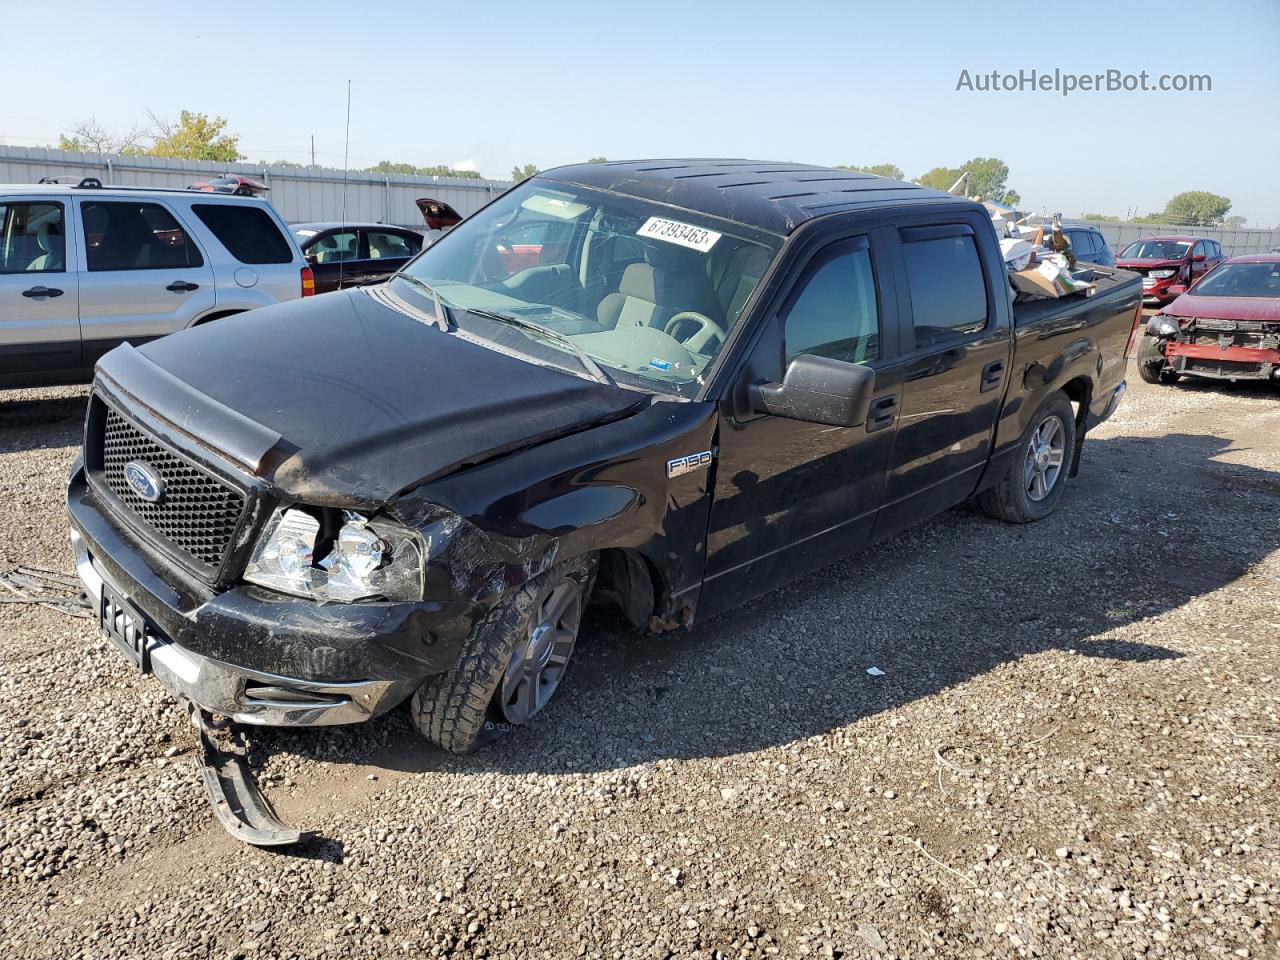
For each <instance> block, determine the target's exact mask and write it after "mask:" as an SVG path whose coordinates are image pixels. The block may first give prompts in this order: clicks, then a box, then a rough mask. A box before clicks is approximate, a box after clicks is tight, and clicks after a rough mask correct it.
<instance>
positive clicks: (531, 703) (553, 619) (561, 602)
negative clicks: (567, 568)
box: [502, 577, 582, 723]
mask: <svg viewBox="0 0 1280 960" xmlns="http://www.w3.org/2000/svg"><path fill="white" fill-rule="evenodd" d="M581 619H582V587H581V586H580V585H579V584H578V582H577V581H576V580H574V579H573V578H572V577H565V578H564V579H563V580H561V581H559V582H558V583H556V584H555V585H554V586H553V587H552V588H551V589H550V590H548V591H547V592H546V593H544V594H543V595H542V597H541V601H540V602H539V604H538V608H537V611H536V613H535V615H534V616H533V617H532V618H530V621H529V630H528V632H527V633H525V634H524V635H523V636H522V637H521V638H520V639H519V641H517V643H516V645H515V649H513V650H512V651H511V659H510V660H509V661H508V662H507V669H506V671H505V672H504V673H503V677H502V715H503V717H504V718H505V719H506V720H507V722H508V723H528V722H529V721H530V720H531V719H532V718H533V717H534V716H535V715H536V714H537V713H538V711H540V710H541V709H542V708H543V707H545V706H546V705H547V701H549V700H550V699H551V696H552V694H554V693H555V692H556V688H557V687H559V686H560V681H561V680H563V679H564V674H565V671H566V670H567V669H568V667H569V660H570V658H571V657H572V656H573V647H574V644H575V643H577V640H578V624H579V621H580V620H581Z"/></svg>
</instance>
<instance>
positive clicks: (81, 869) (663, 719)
mask: <svg viewBox="0 0 1280 960" xmlns="http://www.w3.org/2000/svg"><path fill="white" fill-rule="evenodd" d="M1130 384H1131V391H1130V394H1129V396H1128V398H1127V399H1126V401H1125V404H1124V406H1123V407H1122V409H1121V411H1120V413H1119V414H1118V415H1117V417H1116V418H1115V419H1114V420H1113V421H1112V422H1111V423H1109V424H1107V425H1105V426H1104V427H1103V428H1101V429H1100V430H1098V431H1097V433H1096V434H1095V435H1094V437H1093V438H1092V439H1091V440H1090V442H1089V443H1088V445H1087V446H1086V460H1085V464H1084V470H1083V473H1082V475H1081V476H1080V478H1079V479H1078V480H1077V481H1076V482H1074V483H1073V485H1072V486H1071V488H1070V489H1069V490H1068V494H1067V496H1066V498H1065V499H1064V500H1063V502H1062V505H1061V507H1060V509H1059V511H1058V512H1057V514H1055V515H1054V516H1053V517H1051V518H1050V519H1049V520H1047V521H1045V522H1042V523H1040V524H1037V525H1034V526H1030V527H1022V528H1018V527H1011V526H1006V525H1003V524H1000V523H998V522H995V521H991V520H988V519H986V518H984V517H982V516H980V515H978V514H976V513H973V512H969V511H966V510H957V511H953V512H951V513H949V514H947V515H946V516H944V517H941V518H939V519H937V520H934V521H932V522H930V523H928V524H926V525H924V526H922V527H919V528H917V529H915V530H912V531H910V532H908V533H907V534H905V535H903V536H901V537H899V538H898V539H897V540H895V541H893V542H891V543H888V544H885V545H883V546H880V547H878V548H876V549H874V550H872V551H870V552H869V553H867V554H865V555H863V556H862V557H860V558H857V559H855V560H853V561H850V562H846V563H843V564H840V565H837V566H835V567H833V568H830V569H828V570H826V571H823V572H821V573H819V574H817V575H814V576H812V577H809V578H807V579H805V580H803V581H801V582H799V583H797V584H795V585H793V586H791V587H788V588H786V589H784V590H780V591H777V592H775V593H772V594H770V595H768V596H766V597H764V598H761V599H760V600H757V601H756V602H754V603H752V604H750V605H748V606H747V607H744V608H743V609H741V610H740V611H737V612H736V613H734V614H731V615H728V616H726V617H723V618H721V619H719V620H716V621H712V622H710V623H707V624H705V625H703V626H702V627H700V628H699V629H697V630H695V631H693V632H691V633H686V634H677V635H672V636H664V637H644V636H642V635H640V634H638V633H636V632H635V631H632V630H630V629H629V628H626V627H625V626H624V625H622V624H621V623H620V621H619V620H617V619H616V618H614V617H613V616H611V615H607V614H605V613H599V614H595V615H593V616H592V617H591V618H590V619H589V623H588V631H589V635H588V636H587V638H585V639H584V642H583V645H582V646H581V648H580V657H581V659H580V661H579V662H578V665H577V669H576V672H575V674H574V675H573V677H572V678H571V680H570V681H569V682H568V685H567V686H566V687H565V688H562V691H561V693H560V695H559V697H558V701H557V702H556V703H555V704H553V706H552V707H551V708H550V709H549V711H548V712H547V713H546V715H544V716H543V717H540V718H539V720H538V722H536V723H535V724H533V726H532V727H530V728H528V729H526V730H522V731H519V732H517V733H516V734H514V735H513V736H511V737H510V738H509V739H508V740H506V741H505V742H504V743H502V744H500V745H499V746H497V747H495V748H492V749H489V750H488V751H486V752H483V753H481V754H479V755H477V756H474V757H470V758H462V759H457V758H451V757H447V756H445V755H443V754H442V753H440V752H439V751H436V750H434V749H431V748H429V747H427V746H425V745H423V744H421V743H420V742H418V741H417V740H415V738H414V736H413V735H412V733H411V732H410V730H409V727H408V724H407V722H406V720H405V717H404V716H403V715H402V714H401V713H399V712H397V713H393V714H392V715H390V716H388V717H386V718H383V719H382V720H379V721H377V722H375V723H373V724H370V725H367V726H365V727H362V728H354V729H336V730H330V731H320V732H310V733H287V732H277V731H271V732H267V733H264V734H262V735H260V736H258V737H257V740H256V746H255V759H256V762H257V763H259V764H260V765H261V769H262V773H263V779H264V782H265V783H267V784H268V785H269V786H268V790H269V793H270V795H271V796H272V798H273V800H274V802H275V803H276V806H277V808H278V810H279V811H280V812H281V814H282V815H283V816H284V817H285V818H286V819H287V820H289V821H291V822H293V823H294V824H296V825H298V826H301V827H303V828H305V829H310V830H314V831H316V832H317V834H318V835H319V836H318V838H317V839H315V840H313V841H312V842H311V843H310V844H309V845H308V846H306V847H305V848H304V849H303V850H302V851H301V852H300V853H297V854H292V855H290V854H283V853H278V852H277V853H270V852H263V851H258V850H252V849H248V848H245V847H243V846H241V845H239V844H237V843H236V842H235V841H233V840H231V839H230V838H229V837H227V836H225V835H224V834H223V833H222V831H221V830H220V829H219V828H218V827H217V826H216V825H215V824H214V823H213V821H212V819H211V817H210V815H209V813H208V811H207V809H206V805H205V801H204V799H203V796H202V794H201V792H200V789H199V786H198V783H197V781H196V777H195V772H194V769H193V760H192V751H193V747H194V740H193V736H192V732H191V730H190V728H189V727H188V726H186V723H185V721H184V719H183V718H182V716H181V715H180V713H179V711H178V710H177V709H176V706H175V705H174V704H173V703H172V702H171V701H170V700H169V699H168V697H167V696H166V695H165V694H164V693H163V691H162V690H161V689H160V687H159V686H158V685H157V684H156V683H155V682H154V681H153V680H150V679H142V678H138V677H136V676H131V675H130V673H129V672H128V670H126V668H125V664H124V661H123V659H122V658H121V657H120V656H118V655H117V654H116V653H115V652H114V651H113V650H112V649H110V648H108V646H107V644H106V643H105V641H103V640H100V639H99V638H98V637H97V636H95V632H94V629H93V626H92V624H91V623H88V622H86V621H78V620H73V619H70V618H67V617H64V616H60V615H58V614H56V613H54V612H51V611H47V610H44V609H41V608H30V607H18V606H15V605H0V618H4V620H5V621H6V622H5V627H6V629H5V630H4V634H3V636H4V639H3V641H0V657H2V658H3V670H2V671H0V690H2V692H3V696H4V703H5V707H6V709H4V710H3V711H0V810H3V817H2V818H0V955H2V956H6V957H58V958H73V957H94V958H99V957H101V958H108V957H109V958H121V957H139V958H143V957H145V958H148V960H152V958H170V957H193V958H194V957H201V958H204V957H213V958H218V960H224V958H232V957H245V958H258V957H264V958H265V957H281V958H284V957H369V956H427V957H431V956H473V957H480V956H515V957H555V958H562V957H615V956H636V957H668V956H679V957H694V956H696V957H712V956H730V955H733V956H780V957H791V956H797V955H805V954H811V955H815V956H827V957H836V956H843V957H867V958H891V957H902V958H919V957H974V956H993V957H1077V958H1094V957H1105V958H1110V957H1126V958H1127V957H1137V956H1150V957H1187V958H1192V957H1194V958H1204V957H1266V956H1277V955H1278V954H1280V837H1278V835H1277V827H1278V822H1277V821H1278V819H1280V800H1278V799H1277V792H1276V786H1277V769H1278V762H1280V683H1278V682H1277V677H1280V654H1278V652H1277V647H1276V636H1277V629H1278V628H1280V542H1278V541H1280V523H1278V522H1277V520H1278V519H1280V509H1278V508H1280V393H1278V392H1277V391H1274V390H1268V389H1248V388H1244V387H1229V386H1221V387H1219V386H1213V385H1190V386H1182V385H1180V386H1178V387H1176V388H1172V389H1171V388H1157V387H1149V386H1146V385H1143V384H1141V383H1140V382H1138V380H1137V377H1136V375H1132V376H1130ZM84 395H85V391H84V390H83V389H63V390H46V391H26V392H21V393H10V394H6V395H4V396H2V397H0V511H3V514H2V516H3V521H2V523H0V530H3V535H2V536H0V566H3V567H4V568H8V567H9V566H12V565H14V564H17V563H19V562H23V563H29V564H34V565H38V566H44V567H51V568H55V569H60V570H69V569H70V566H71V563H70V556H69V551H68V549H67V547H66V543H65V536H66V535H65V529H66V524H65V521H64V519H63V511H62V503H61V499H62V480H63V477H64V475H65V473H66V470H67V468H68V466H69V464H70V462H71V460H72V458H73V456H74V445H75V443H76V442H77V439H78V435H79V431H80V417H81V416H82V413H83V404H84ZM872 666H875V667H878V668H879V669H880V670H883V671H884V675H883V676H878V677H873V676H869V675H868V674H867V672H866V671H867V668H868V667H872Z"/></svg>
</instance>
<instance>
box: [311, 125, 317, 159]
mask: <svg viewBox="0 0 1280 960" xmlns="http://www.w3.org/2000/svg"><path fill="white" fill-rule="evenodd" d="M311 165H312V166H313V167H314V166H315V165H316V135H315V134H314V133H313V134H312V135H311Z"/></svg>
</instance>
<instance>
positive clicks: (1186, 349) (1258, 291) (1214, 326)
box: [1138, 253, 1280, 383]
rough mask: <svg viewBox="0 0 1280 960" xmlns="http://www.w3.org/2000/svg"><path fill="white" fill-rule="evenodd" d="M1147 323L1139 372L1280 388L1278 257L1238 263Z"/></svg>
mask: <svg viewBox="0 0 1280 960" xmlns="http://www.w3.org/2000/svg"><path fill="white" fill-rule="evenodd" d="M1170 292H1171V293H1173V294H1176V295H1177V299H1176V300H1174V301H1173V302H1172V303H1171V304H1169V305H1168V306H1167V307H1165V308H1164V309H1162V310H1161V311H1160V312H1159V313H1157V314H1156V315H1155V316H1153V317H1152V318H1151V319H1150V320H1148V321H1147V328H1146V331H1145V333H1146V335H1145V336H1144V337H1143V338H1142V341H1143V342H1142V346H1141V348H1140V349H1139V352H1138V372H1139V374H1140V375H1141V376H1142V379H1143V380H1145V381H1147V382H1148V383H1171V382H1172V381H1174V380H1177V379H1178V377H1180V376H1182V375H1184V374H1186V375H1189V376H1195V377H1213V378H1216V379H1222V380H1270V381H1272V382H1280V254H1274V253H1259V254H1253V255H1251V256H1244V257H1232V258H1231V259H1230V260H1228V261H1226V262H1225V263H1223V264H1221V265H1220V266H1219V267H1218V268H1217V269H1215V270H1213V271H1212V272H1211V273H1208V274H1206V275H1205V276H1204V278H1203V279H1201V280H1200V281H1199V282H1198V283H1196V284H1195V285H1194V286H1193V287H1191V288H1190V289H1187V288H1185V287H1183V286H1182V285H1181V284H1175V285H1174V286H1173V288H1172V289H1171V290H1170Z"/></svg>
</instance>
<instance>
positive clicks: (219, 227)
mask: <svg viewBox="0 0 1280 960" xmlns="http://www.w3.org/2000/svg"><path fill="white" fill-rule="evenodd" d="M314 292H315V281H314V278H313V277H312V274H311V269H310V268H309V267H308V266H307V264H306V261H305V260H304V259H303V257H302V253H301V251H299V249H298V246H297V244H296V243H295V242H294V240H293V237H292V236H291V235H290V233H289V231H288V229H287V228H286V227H285V224H284V221H282V220H281V219H280V216H279V214H277V213H276V211H275V210H274V209H273V208H272V207H271V205H270V204H268V203H267V202H266V201H264V200H259V199H255V198H252V197H237V196H231V195H227V194H217V193H198V192H193V191H187V190H163V189H153V188H129V187H103V186H102V185H101V184H100V183H99V182H98V181H97V180H92V179H89V180H82V181H81V182H80V183H79V184H78V185H76V186H74V187H73V186H63V185H59V184H49V183H41V184H36V185H34V186H29V185H22V186H3V185H0V387H23V386H38V385H48V384H55V383H78V382H88V381H89V380H91V379H92V378H93V366H94V364H95V363H96V362H97V360H98V358H99V357H101V356H102V355H103V354H104V353H106V352H107V351H108V350H110V349H111V348H112V347H115V346H118V345H119V344H121V343H125V342H128V343H133V344H138V343H144V342H145V341H147V340H154V339H155V338H156V337H162V336H164V335H165V334H167V333H174V332H176V331H178V330H183V329H185V328H187V327H190V326H194V325H195V324H197V323H204V322H206V321H208V320H214V319H216V318H218V317H225V316H227V315H228V314H232V313H241V312H243V311H245V310H252V309H253V308H254V307H261V306H266V305H267V304H272V303H279V302H280V301H283V300H293V299H296V298H298V297H305V296H308V295H309V294H311V293H314Z"/></svg>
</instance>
